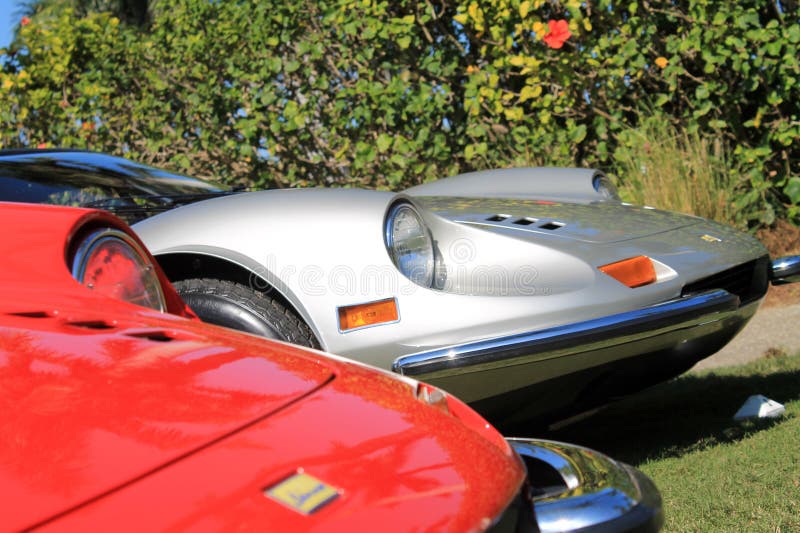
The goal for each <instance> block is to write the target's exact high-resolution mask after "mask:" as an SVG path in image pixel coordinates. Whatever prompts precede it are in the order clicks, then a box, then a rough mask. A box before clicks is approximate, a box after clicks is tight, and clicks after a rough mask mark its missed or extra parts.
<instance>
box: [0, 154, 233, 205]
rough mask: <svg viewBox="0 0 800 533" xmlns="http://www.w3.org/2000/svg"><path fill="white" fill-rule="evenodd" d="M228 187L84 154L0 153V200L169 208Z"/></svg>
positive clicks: (221, 191)
mask: <svg viewBox="0 0 800 533" xmlns="http://www.w3.org/2000/svg"><path fill="white" fill-rule="evenodd" d="M227 192H228V189H226V188H225V187H223V186H221V185H217V184H214V183H210V182H206V181H202V180H198V179H194V178H189V177H187V176H182V175H180V174H174V173H171V172H166V171H163V170H159V169H156V168H153V167H148V166H145V165H141V164H139V163H135V162H133V161H129V160H127V159H124V158H121V157H115V156H109V155H104V154H96V153H88V152H66V151H64V152H57V153H48V152H22V153H10V154H9V153H0V200H4V201H12V202H29V203H38V204H55V205H68V206H80V207H97V208H102V209H110V210H112V211H114V210H116V209H115V208H134V209H136V208H138V209H147V208H148V207H157V208H161V209H163V208H169V207H170V206H174V205H180V204H183V203H187V202H190V201H195V200H199V199H203V198H208V197H213V196H218V195H221V194H226V193H227Z"/></svg>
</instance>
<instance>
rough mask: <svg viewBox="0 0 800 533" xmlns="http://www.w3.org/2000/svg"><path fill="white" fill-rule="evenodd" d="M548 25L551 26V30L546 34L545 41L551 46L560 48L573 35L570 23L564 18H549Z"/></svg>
mask: <svg viewBox="0 0 800 533" xmlns="http://www.w3.org/2000/svg"><path fill="white" fill-rule="evenodd" d="M547 25H548V26H549V28H550V32H549V33H548V34H547V35H545V36H544V43H545V44H546V45H547V46H549V47H550V48H554V49H556V50H558V49H559V48H561V47H562V46H564V43H565V42H566V40H567V39H569V38H570V36H572V34H571V33H570V32H569V25H568V24H567V21H566V20H564V19H561V20H548V21H547Z"/></svg>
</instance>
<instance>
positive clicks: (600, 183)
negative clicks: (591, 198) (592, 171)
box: [592, 174, 620, 201]
mask: <svg viewBox="0 0 800 533" xmlns="http://www.w3.org/2000/svg"><path fill="white" fill-rule="evenodd" d="M592 186H594V190H595V191H597V193H598V194H600V195H601V196H602V197H603V198H604V199H606V200H616V201H620V198H619V193H618V192H617V188H616V187H615V186H614V183H612V181H611V180H610V179H608V177H607V176H604V175H603V174H597V175H595V177H594V179H593V180H592Z"/></svg>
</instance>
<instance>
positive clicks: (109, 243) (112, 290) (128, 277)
mask: <svg viewBox="0 0 800 533" xmlns="http://www.w3.org/2000/svg"><path fill="white" fill-rule="evenodd" d="M72 277H74V278H75V279H76V280H77V281H78V282H79V283H82V284H83V285H86V286H87V287H88V288H89V289H92V290H94V291H97V292H98V293H100V294H103V295H105V296H109V297H111V298H116V299H117V300H123V301H126V302H129V303H132V304H136V305H141V306H143V307H149V308H151V309H155V310H156V311H165V310H166V307H167V306H166V302H165V299H164V292H163V291H162V290H161V283H160V281H159V279H158V274H157V273H156V269H155V268H154V267H153V265H152V264H151V263H150V260H149V259H148V257H147V254H146V253H145V252H144V251H143V250H142V249H141V247H140V246H139V244H138V243H137V242H136V241H135V240H134V239H132V238H131V237H130V236H129V235H128V234H126V233H125V232H123V231H120V230H117V229H113V228H103V229H98V230H95V231H93V232H91V233H89V234H88V235H87V236H86V237H84V238H83V239H82V240H81V241H80V244H79V245H78V247H77V248H76V250H75V254H74V256H73V258H72Z"/></svg>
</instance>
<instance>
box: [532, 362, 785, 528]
mask: <svg viewBox="0 0 800 533" xmlns="http://www.w3.org/2000/svg"><path fill="white" fill-rule="evenodd" d="M751 394H763V395H764V396H767V397H768V398H771V399H773V400H775V401H778V402H780V403H782V404H784V405H785V406H786V411H787V412H786V415H784V416H783V417H782V418H780V419H776V420H766V421H756V422H747V423H743V424H742V423H737V422H734V421H733V415H734V413H735V412H736V411H737V410H738V408H739V407H740V406H741V404H742V403H743V402H744V401H745V400H746V399H747V397H748V396H750V395H751ZM546 436H547V437H548V438H553V439H557V440H564V441H568V442H574V443H577V444H583V445H585V446H589V447H592V448H595V449H598V450H601V451H603V452H605V453H607V454H609V455H611V456H613V457H615V458H617V459H620V460H623V461H626V462H628V463H631V464H633V465H636V466H637V467H639V468H640V469H641V470H643V471H644V472H645V473H647V474H648V475H649V476H650V477H652V478H653V480H654V481H655V482H656V484H657V485H658V487H659V489H660V490H661V494H662V496H663V498H664V508H665V514H666V522H665V527H664V530H665V531H676V532H677V531H680V532H683V531H715V532H716V531H748V532H749V531H770V532H789V531H793V532H794V531H800V356H793V357H789V356H786V355H783V354H780V353H777V354H772V356H771V357H765V358H762V359H760V360H758V361H755V362H753V363H750V364H747V365H744V366H739V367H731V368H725V369H717V370H714V371H707V372H698V373H690V374H687V375H685V376H684V377H681V378H679V379H677V380H674V381H671V382H669V383H666V384H662V385H659V386H658V387H655V388H653V389H651V390H649V391H646V392H645V393H642V394H639V395H637V396H635V397H633V398H629V399H627V400H624V401H622V402H618V403H616V404H614V405H612V406H611V407H609V408H607V409H606V410H604V411H602V412H600V413H598V414H596V415H594V416H592V417H590V418H587V419H585V420H582V421H580V422H577V423H575V424H572V425H571V426H568V427H565V428H562V429H560V430H557V431H552V432H549V433H548V434H547V435H546Z"/></svg>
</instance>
